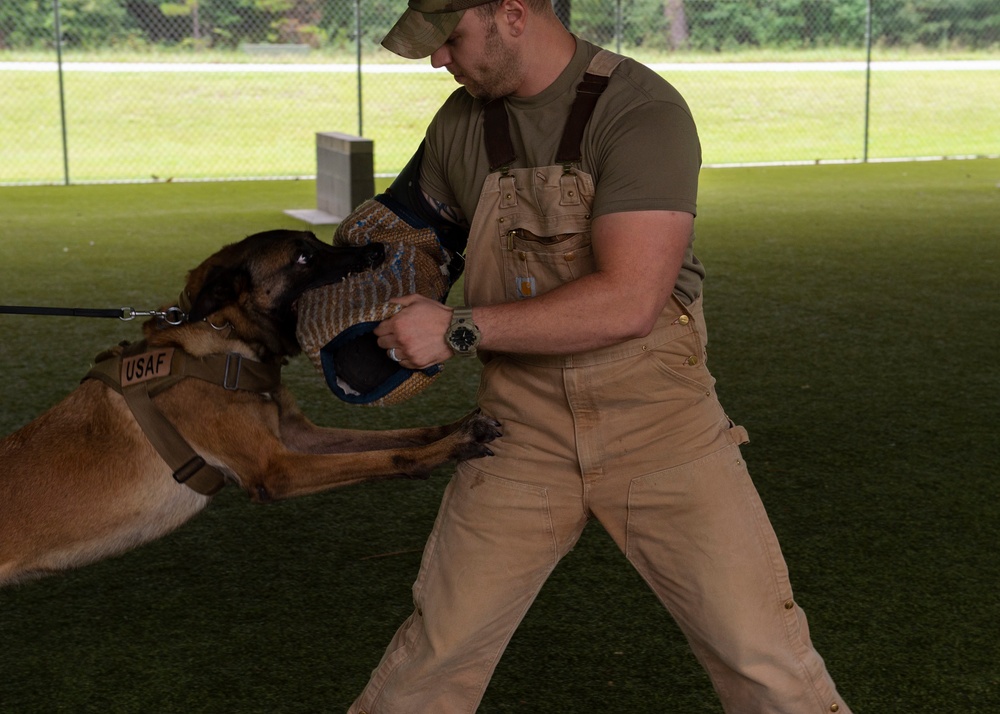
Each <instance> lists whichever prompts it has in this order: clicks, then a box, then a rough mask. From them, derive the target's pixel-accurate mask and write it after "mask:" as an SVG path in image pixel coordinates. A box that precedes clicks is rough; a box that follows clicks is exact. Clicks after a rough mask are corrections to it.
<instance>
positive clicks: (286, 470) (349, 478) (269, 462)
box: [227, 414, 500, 503]
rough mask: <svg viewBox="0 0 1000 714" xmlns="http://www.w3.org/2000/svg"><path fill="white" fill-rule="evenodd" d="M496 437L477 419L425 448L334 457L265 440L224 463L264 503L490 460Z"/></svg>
mask: <svg viewBox="0 0 1000 714" xmlns="http://www.w3.org/2000/svg"><path fill="white" fill-rule="evenodd" d="M499 436H500V425H499V424H498V423H497V422H496V421H495V420H493V419H490V418H489V417H485V416H483V415H481V414H473V415H471V416H470V417H468V418H466V419H464V420H462V421H461V422H460V423H459V426H458V428H456V429H454V430H453V431H452V432H451V433H449V434H447V435H446V436H445V437H443V438H441V439H438V440H437V441H434V442H432V443H430V444H425V445H422V446H410V447H405V448H390V449H379V450H369V451H360V450H353V451H352V452H351V453H334V454H305V453H299V452H295V451H291V450H288V449H286V448H284V447H283V446H279V445H277V444H275V443H274V440H273V439H271V440H270V442H269V443H270V445H271V446H273V447H274V448H272V449H271V450H270V451H268V452H266V453H265V452H264V449H262V448H261V447H263V446H264V445H265V442H267V440H266V439H264V440H263V441H257V442H256V443H255V444H254V446H255V448H252V449H245V450H241V451H240V453H238V454H232V455H231V456H230V458H228V459H227V465H228V466H229V468H230V470H231V471H232V472H234V473H235V474H236V475H237V478H238V479H239V482H240V485H241V486H242V488H243V489H244V490H245V491H246V492H247V493H248V494H249V495H250V497H251V498H252V499H254V500H255V501H258V502H262V503H266V502H268V501H276V500H280V499H285V498H292V497H295V496H304V495H307V494H311V493H318V492H320V491H326V490H328V489H331V488H337V487H339V486H348V485H351V484H358V483H364V482H365V481H372V480H375V479H382V478H392V477H409V478H426V477H427V476H429V475H430V473H431V471H433V470H434V469H435V468H437V467H438V466H441V465H442V464H445V463H448V462H453V461H465V460H467V459H475V458H482V457H485V456H491V455H492V453H493V452H492V451H491V450H490V448H489V446H487V444H489V442H491V441H493V440H494V439H496V438H497V437H499Z"/></svg>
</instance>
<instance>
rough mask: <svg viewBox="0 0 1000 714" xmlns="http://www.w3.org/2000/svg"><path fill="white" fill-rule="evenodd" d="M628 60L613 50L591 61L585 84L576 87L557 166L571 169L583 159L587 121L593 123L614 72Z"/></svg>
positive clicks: (581, 83)
mask: <svg viewBox="0 0 1000 714" xmlns="http://www.w3.org/2000/svg"><path fill="white" fill-rule="evenodd" d="M624 59H625V58H624V57H622V56H621V55H618V54H615V53H614V52H611V51H609V50H601V51H600V52H598V53H597V54H596V55H594V59H592V60H591V61H590V65H589V66H588V67H587V71H586V73H585V74H584V75H583V81H582V82H580V84H578V85H577V87H576V99H574V100H573V107H572V108H571V109H570V110H569V117H568V118H567V119H566V126H565V128H564V129H563V135H562V140H561V141H560V142H559V150H558V151H557V152H556V163H559V164H562V165H563V166H567V165H568V164H572V163H575V162H577V161H579V160H580V159H581V158H582V157H583V150H582V149H581V148H580V145H581V142H582V141H583V130H584V129H585V128H586V127H587V122H589V121H590V115H591V114H593V113H594V107H596V106H597V100H598V99H599V98H600V96H601V94H602V93H603V92H604V90H605V89H607V86H608V82H609V81H610V80H611V73H612V72H614V71H615V68H617V67H618V65H619V64H621V62H622V60H624Z"/></svg>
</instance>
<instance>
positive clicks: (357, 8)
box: [354, 0, 365, 136]
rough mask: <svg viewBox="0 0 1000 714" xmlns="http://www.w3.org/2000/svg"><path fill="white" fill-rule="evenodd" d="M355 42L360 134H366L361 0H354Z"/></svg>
mask: <svg viewBox="0 0 1000 714" xmlns="http://www.w3.org/2000/svg"><path fill="white" fill-rule="evenodd" d="M354 44H355V47H356V48H357V58H358V136H364V135H365V128H364V122H363V121H362V111H361V108H362V103H363V99H362V94H361V74H362V72H361V0H354Z"/></svg>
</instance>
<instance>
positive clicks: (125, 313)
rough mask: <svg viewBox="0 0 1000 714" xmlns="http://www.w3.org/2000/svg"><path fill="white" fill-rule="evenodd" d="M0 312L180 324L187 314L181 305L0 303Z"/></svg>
mask: <svg viewBox="0 0 1000 714" xmlns="http://www.w3.org/2000/svg"><path fill="white" fill-rule="evenodd" d="M0 314H6V315H55V316H58V317H110V318H116V319H118V320H122V321H123V322H128V321H130V320H134V319H135V318H137V317H160V318H163V319H164V320H165V321H166V322H167V323H169V324H171V325H180V324H181V323H182V322H184V321H185V320H186V319H187V315H186V314H185V313H184V311H183V310H181V309H180V308H179V307H168V308H167V309H166V310H133V309H132V308H130V307H119V308H109V309H100V308H87V307H24V306H20V305H0Z"/></svg>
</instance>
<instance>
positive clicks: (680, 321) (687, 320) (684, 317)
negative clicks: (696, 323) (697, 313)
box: [677, 315, 691, 325]
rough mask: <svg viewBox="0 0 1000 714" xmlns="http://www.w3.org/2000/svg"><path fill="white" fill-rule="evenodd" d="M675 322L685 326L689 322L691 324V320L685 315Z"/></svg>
mask: <svg viewBox="0 0 1000 714" xmlns="http://www.w3.org/2000/svg"><path fill="white" fill-rule="evenodd" d="M677 322H679V323H681V324H682V325H686V324H688V323H689V322H691V318H689V317H688V316H687V315H681V316H680V317H678V318H677Z"/></svg>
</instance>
